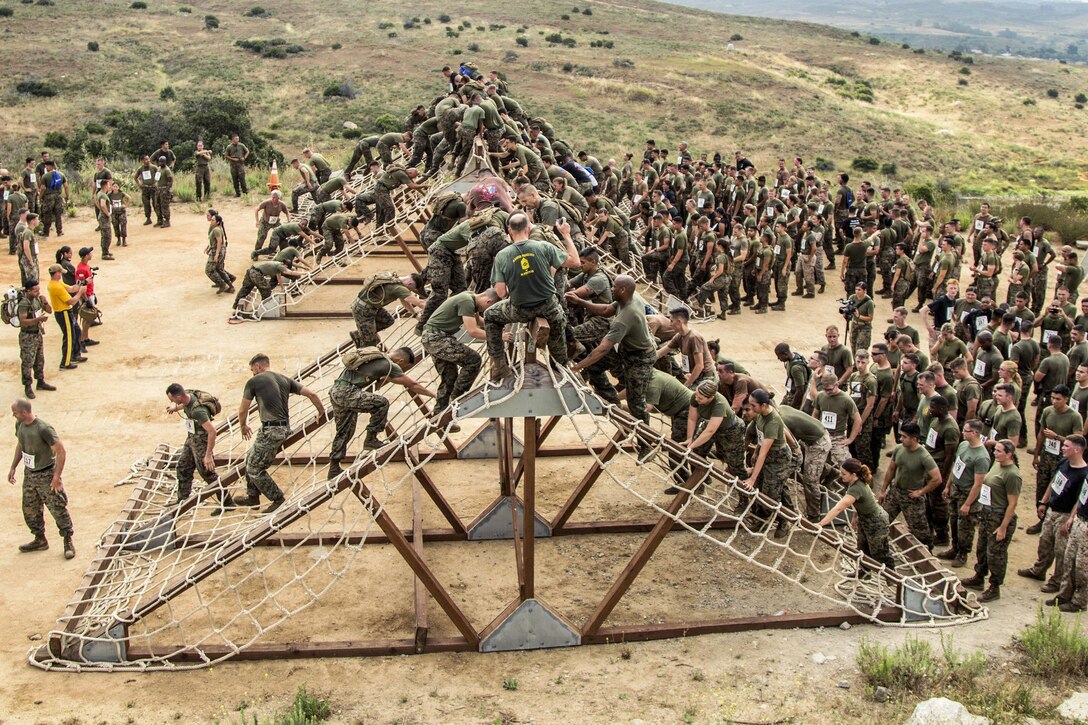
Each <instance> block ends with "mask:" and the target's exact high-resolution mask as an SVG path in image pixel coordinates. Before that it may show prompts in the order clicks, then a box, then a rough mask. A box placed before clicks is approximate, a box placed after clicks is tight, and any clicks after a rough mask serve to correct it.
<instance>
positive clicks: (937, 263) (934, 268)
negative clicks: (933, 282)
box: [933, 260, 962, 322]
mask: <svg viewBox="0 0 1088 725" xmlns="http://www.w3.org/2000/svg"><path fill="white" fill-rule="evenodd" d="M940 268H941V262H940V260H938V261H936V262H934V263H933V274H937V270H938V269H940ZM961 322H962V320H961Z"/></svg>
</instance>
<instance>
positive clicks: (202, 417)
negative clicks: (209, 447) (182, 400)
mask: <svg viewBox="0 0 1088 725" xmlns="http://www.w3.org/2000/svg"><path fill="white" fill-rule="evenodd" d="M182 415H183V416H184V417H185V418H187V419H188V420H191V421H192V428H190V427H189V423H188V422H186V424H185V428H186V430H187V431H188V432H189V435H196V436H199V435H201V434H204V435H207V434H208V433H207V431H205V430H204V424H205V423H207V422H208V421H210V420H211V419H212V415H211V411H210V410H208V408H207V407H206V406H203V405H201V404H200V403H198V402H197V400H196V396H195V395H192V394H191V393H190V395H189V402H188V403H187V404H186V405H185V407H184V408H182Z"/></svg>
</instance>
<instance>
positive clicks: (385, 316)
mask: <svg viewBox="0 0 1088 725" xmlns="http://www.w3.org/2000/svg"><path fill="white" fill-rule="evenodd" d="M351 316H352V317H353V318H354V319H355V330H356V332H355V334H353V335H352V336H351V339H352V340H353V341H354V342H355V346H356V347H374V346H376V345H377V344H378V342H379V338H378V333H379V332H381V331H382V330H384V329H386V328H388V327H391V326H392V325H393V315H391V314H389V311H388V310H387V309H385V308H384V307H375V306H374V305H369V304H367V303H366V302H363V301H362V300H361V299H359V298H358V297H356V298H355V301H354V302H352V303H351Z"/></svg>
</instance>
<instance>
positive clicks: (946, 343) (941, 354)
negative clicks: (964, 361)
mask: <svg viewBox="0 0 1088 725" xmlns="http://www.w3.org/2000/svg"><path fill="white" fill-rule="evenodd" d="M966 354H967V345H966V344H965V343H964V342H963V340H961V339H959V338H958V337H953V338H952V339H951V340H945V339H942V340H941V341H940V342H939V343H937V362H939V363H940V364H941V365H944V366H945V367H946V368H947V367H948V363H950V362H952V361H953V360H955V359H956V358H958V357H962V356H964V355H966Z"/></svg>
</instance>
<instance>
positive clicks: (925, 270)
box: [914, 265, 933, 307]
mask: <svg viewBox="0 0 1088 725" xmlns="http://www.w3.org/2000/svg"><path fill="white" fill-rule="evenodd" d="M932 285H933V270H931V269H930V268H929V267H926V266H924V265H918V266H917V267H916V268H915V270H914V286H915V287H916V288H917V289H918V306H919V307H921V306H922V303H923V302H925V301H926V300H927V299H928V298H930V297H932V296H933V295H932V293H931V292H930V289H929V288H930V287H931V286H932Z"/></svg>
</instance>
